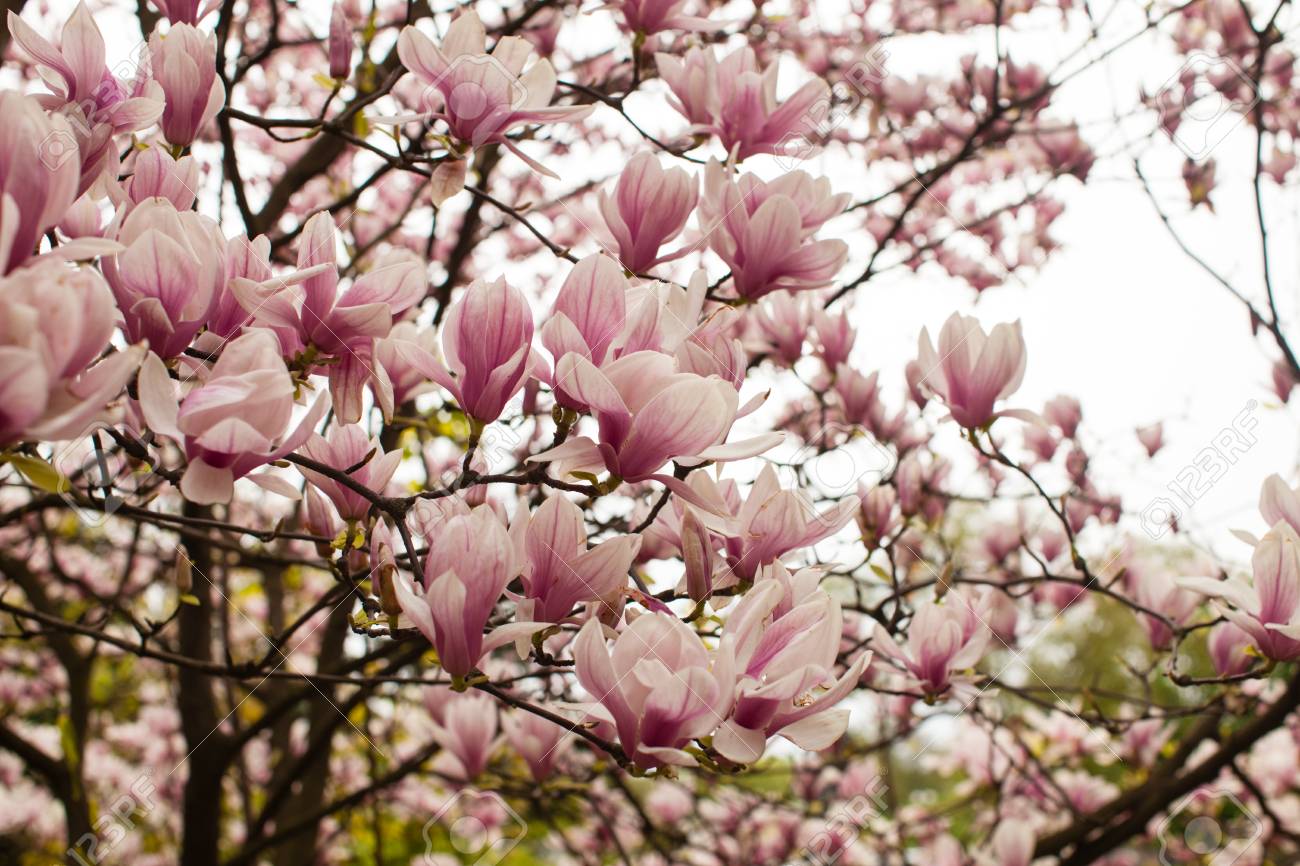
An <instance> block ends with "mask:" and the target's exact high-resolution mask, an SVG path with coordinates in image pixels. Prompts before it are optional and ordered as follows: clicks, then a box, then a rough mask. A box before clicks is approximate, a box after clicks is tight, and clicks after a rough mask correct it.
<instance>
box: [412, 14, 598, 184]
mask: <svg viewBox="0 0 1300 866" xmlns="http://www.w3.org/2000/svg"><path fill="white" fill-rule="evenodd" d="M486 48H487V31H486V29H485V28H484V27H483V22H482V21H480V20H479V17H478V15H477V14H476V13H475V12H474V11H473V10H469V11H466V12H463V13H462V14H461V15H460V16H459V17H457V18H456V20H455V21H453V22H451V26H450V27H448V28H447V34H446V36H444V37H443V40H442V43H441V45H434V44H433V42H432V41H430V39H429V37H427V36H425V35H424V34H423V33H421V32H420V31H419V30H417V29H416V28H415V27H413V26H409V25H408V26H407V27H404V28H403V29H402V35H401V36H400V37H399V38H398V41H397V54H398V56H399V57H400V58H401V60H402V65H403V66H405V67H406V68H407V69H409V70H410V71H411V72H412V73H414V74H415V75H416V76H417V77H418V78H419V79H420V80H421V81H423V82H424V83H425V84H426V85H428V87H427V89H426V90H425V92H424V95H423V97H422V102H423V105H422V106H421V107H422V109H423V110H424V112H425V114H426V116H428V117H432V118H435V119H439V120H443V121H445V122H446V124H447V125H448V126H449V127H450V128H451V134H452V137H453V138H455V139H456V141H458V142H459V143H460V144H461V145H462V146H465V147H468V148H471V149H472V148H478V147H482V146H484V145H487V144H492V143H500V144H502V145H504V146H505V147H506V148H507V149H509V150H510V151H512V152H513V153H514V154H515V155H517V156H518V157H519V158H520V159H522V160H524V161H525V162H526V163H528V164H529V165H530V166H531V167H532V168H534V169H535V170H537V171H540V172H542V173H543V174H546V175H549V176H552V177H554V175H553V174H552V173H551V172H550V171H548V170H547V169H546V168H545V167H543V166H542V165H540V164H539V163H537V162H536V161H534V160H533V159H531V158H530V157H528V156H527V155H525V154H524V153H523V151H521V150H520V149H519V148H518V146H516V145H515V143H514V142H513V141H512V140H511V139H510V138H509V137H507V135H506V133H508V132H510V131H511V130H513V129H515V128H517V127H519V126H523V125H526V124H529V123H546V122H549V123H559V122H572V121H575V120H581V119H582V118H584V117H586V116H587V115H588V114H590V113H591V111H592V106H590V105H583V106H559V105H557V106H552V105H551V104H550V103H551V97H552V96H553V95H554V94H555V84H556V78H555V70H554V69H552V68H551V64H550V61H548V60H545V59H542V60H538V61H537V62H535V63H533V64H532V66H531V67H529V69H528V71H527V72H524V71H523V70H524V66H525V65H527V63H528V58H529V57H531V56H532V53H533V49H532V45H531V43H529V42H528V40H527V39H524V38H523V37H520V36H503V37H501V38H500V39H498V40H497V41H496V44H495V45H493V47H492V53H491V54H488V53H487V51H486ZM521 73H522V74H521Z"/></svg>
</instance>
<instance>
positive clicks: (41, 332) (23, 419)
mask: <svg viewBox="0 0 1300 866" xmlns="http://www.w3.org/2000/svg"><path fill="white" fill-rule="evenodd" d="M0 99H3V97H2V96H0ZM115 318H116V310H115V308H114V306H113V296H112V295H111V294H110V293H109V290H108V287H107V286H106V285H104V280H103V278H102V277H100V276H99V274H98V273H97V272H96V271H94V270H92V269H90V268H81V267H72V266H69V265H67V264H66V263H64V262H61V261H58V260H57V259H52V258H44V257H43V258H39V259H36V260H35V261H34V262H33V263H32V264H31V265H29V266H27V267H24V268H21V269H19V270H17V271H14V272H13V273H11V274H9V275H8V276H6V277H3V278H0V445H8V444H11V443H13V442H16V441H19V440H24V439H29V440H44V441H58V440H62V439H68V438H72V437H75V436H78V435H79V434H81V433H83V432H84V430H85V427H86V425H87V424H89V423H90V422H91V421H92V420H93V419H94V418H95V417H96V416H97V415H99V414H100V413H101V412H102V411H103V409H104V406H105V405H106V404H107V403H108V402H109V401H110V400H113V399H114V398H116V397H117V396H118V394H120V393H121V391H122V388H123V387H124V386H125V385H126V383H127V381H128V380H129V379H130V377H131V376H132V374H134V373H135V370H136V368H137V367H138V366H139V364H140V360H141V359H142V358H143V357H144V348H143V347H141V346H136V347H132V348H130V349H128V350H126V351H125V352H114V353H113V354H111V355H109V356H108V357H107V358H105V359H104V360H102V361H100V362H99V363H98V364H95V365H94V366H91V364H92V363H93V362H94V361H95V359H96V358H98V357H99V356H100V355H101V354H102V353H103V351H104V349H105V348H107V347H108V345H109V340H110V339H111V338H112V336H113V322H114V320H115Z"/></svg>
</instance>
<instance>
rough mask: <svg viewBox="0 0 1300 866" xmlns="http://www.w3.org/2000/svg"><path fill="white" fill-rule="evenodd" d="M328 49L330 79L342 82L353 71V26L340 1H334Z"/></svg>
mask: <svg viewBox="0 0 1300 866" xmlns="http://www.w3.org/2000/svg"><path fill="white" fill-rule="evenodd" d="M328 47H329V52H328V53H329V61H330V78H333V79H335V80H336V81H342V80H343V79H345V78H347V77H348V73H349V72H351V71H352V24H351V22H349V21H348V13H347V12H346V11H345V10H344V8H343V4H342V3H340V2H338V0H334V9H333V10H332V11H331V12H330V34H329V46H328Z"/></svg>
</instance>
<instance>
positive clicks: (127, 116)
mask: <svg viewBox="0 0 1300 866" xmlns="http://www.w3.org/2000/svg"><path fill="white" fill-rule="evenodd" d="M8 21H9V31H10V33H12V34H13V38H14V42H17V43H18V46H21V47H22V49H23V51H25V52H26V53H27V55H29V56H30V57H31V59H32V60H34V61H35V62H36V64H38V66H39V68H40V70H42V73H43V78H44V81H45V83H47V85H48V86H49V87H51V90H52V91H53V92H52V94H48V95H47V94H42V95H38V96H36V99H38V100H39V101H40V103H42V105H44V107H45V108H48V109H51V111H57V112H59V113H60V114H62V116H64V117H65V118H66V120H68V122H69V127H70V131H72V135H73V138H74V139H75V148H73V147H70V144H72V142H70V140H61V139H60V138H52V139H45V140H43V142H40V146H42V147H43V148H44V153H45V157H47V160H48V161H52V163H53V161H61V160H64V159H69V157H73V159H77V157H79V164H81V166H82V178H81V183H79V186H78V191H79V192H85V191H86V190H87V189H90V186H91V182H92V181H94V179H95V178H98V177H99V174H100V172H101V170H103V169H104V168H107V166H109V165H116V163H117V152H116V150H114V143H113V135H114V134H117V133H125V131H136V130H142V129H146V127H148V126H152V125H153V124H155V122H156V121H157V120H159V117H161V114H162V111H164V101H162V90H161V88H160V87H159V86H157V83H155V82H149V81H144V79H143V77H138V79H136V81H135V82H134V85H130V83H123V82H121V81H118V79H117V77H116V75H113V73H112V72H110V70H109V69H108V66H107V65H105V46H104V35H103V34H101V33H100V30H99V25H96V23H95V18H94V16H92V14H91V12H90V10H88V9H87V8H86V4H85V3H78V4H77V8H75V9H73V13H72V16H70V17H69V18H68V21H66V22H65V23H64V29H62V34H61V35H60V39H59V46H55V44H52V43H51V42H49V40H47V39H45V38H44V36H42V35H40V34H38V33H36V31H35V30H34V29H32V27H31V26H29V25H27V22H25V21H23V20H22V18H21V17H19V16H18V14H16V13H14V12H9V20H8ZM72 150H77V151H79V152H78V153H75V155H74V153H70V152H69V151H72Z"/></svg>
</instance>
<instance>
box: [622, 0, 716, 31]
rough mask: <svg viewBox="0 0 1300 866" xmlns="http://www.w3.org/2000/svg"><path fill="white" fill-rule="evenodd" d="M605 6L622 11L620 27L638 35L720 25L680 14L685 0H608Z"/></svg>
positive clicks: (712, 28) (712, 27) (703, 28)
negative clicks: (621, 24) (609, 0)
mask: <svg viewBox="0 0 1300 866" xmlns="http://www.w3.org/2000/svg"><path fill="white" fill-rule="evenodd" d="M609 5H610V6H612V7H614V8H616V9H618V11H619V12H620V13H622V18H623V29H624V30H626V31H627V32H629V33H636V34H639V35H641V36H653V35H654V34H656V33H661V32H663V31H665V30H715V29H718V28H719V27H720V26H721V25H718V24H714V23H713V22H712V21H709V20H708V19H707V18H698V17H696V16H694V15H684V14H682V9H684V8H685V7H686V0H611V2H610V3H609Z"/></svg>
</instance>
